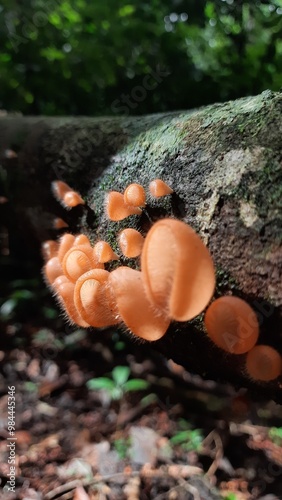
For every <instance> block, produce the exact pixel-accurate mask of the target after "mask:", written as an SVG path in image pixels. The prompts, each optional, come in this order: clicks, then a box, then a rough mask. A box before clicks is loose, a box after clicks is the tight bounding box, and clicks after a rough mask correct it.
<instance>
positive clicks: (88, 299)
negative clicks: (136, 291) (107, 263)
mask: <svg viewBox="0 0 282 500" xmlns="http://www.w3.org/2000/svg"><path fill="white" fill-rule="evenodd" d="M109 274H110V273H109V272H108V271H105V270H103V269H93V270H91V271H89V272H87V273H85V274H83V275H82V276H80V278H79V279H78V280H77V282H76V284H75V291H74V303H75V306H76V308H77V310H78V311H79V313H80V315H81V317H82V318H83V319H84V320H85V321H86V322H87V323H89V325H91V326H94V327H97V328H102V327H107V326H111V325H114V324H116V323H118V322H119V320H118V319H117V317H116V316H115V315H114V314H113V312H112V310H111V303H110V301H109V299H108V291H107V281H108V277H109Z"/></svg>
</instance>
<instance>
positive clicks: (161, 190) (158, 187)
mask: <svg viewBox="0 0 282 500" xmlns="http://www.w3.org/2000/svg"><path fill="white" fill-rule="evenodd" d="M149 191H150V193H151V195H152V196H154V198H161V197H162V196H166V195H167V194H171V193H173V189H171V188H170V187H169V186H168V185H167V184H166V183H165V182H164V181H162V180H161V179H155V180H153V181H151V182H150V184H149Z"/></svg>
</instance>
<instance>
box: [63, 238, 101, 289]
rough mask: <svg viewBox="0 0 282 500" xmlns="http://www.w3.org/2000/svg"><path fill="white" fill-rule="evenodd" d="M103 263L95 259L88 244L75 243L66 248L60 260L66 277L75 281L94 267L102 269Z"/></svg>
mask: <svg viewBox="0 0 282 500" xmlns="http://www.w3.org/2000/svg"><path fill="white" fill-rule="evenodd" d="M103 267H104V265H103V264H101V263H99V262H98V261H97V260H95V257H94V254H93V249H92V247H91V246H90V245H89V246H88V245H77V246H76V245H75V246H73V247H72V248H70V249H69V250H68V252H67V253H66V254H65V256H64V258H63V262H62V268H63V272H64V274H65V275H66V276H67V278H68V279H69V280H70V281H72V282H73V283H75V282H76V281H77V280H78V278H79V277H80V276H81V275H82V274H84V273H86V272H87V271H90V270H91V269H94V268H100V269H102V268H103Z"/></svg>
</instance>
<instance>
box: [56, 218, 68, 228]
mask: <svg viewBox="0 0 282 500" xmlns="http://www.w3.org/2000/svg"><path fill="white" fill-rule="evenodd" d="M64 227H68V224H67V223H66V222H65V221H64V220H63V219H61V218H60V217H56V219H54V221H53V228H54V229H63V228H64Z"/></svg>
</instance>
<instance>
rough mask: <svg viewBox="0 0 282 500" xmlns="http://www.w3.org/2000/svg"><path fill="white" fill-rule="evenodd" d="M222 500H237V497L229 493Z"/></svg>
mask: <svg viewBox="0 0 282 500" xmlns="http://www.w3.org/2000/svg"><path fill="white" fill-rule="evenodd" d="M224 500H237V496H236V495H235V493H229V494H228V495H227V497H224Z"/></svg>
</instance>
